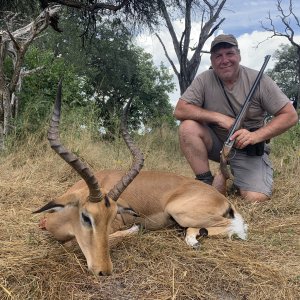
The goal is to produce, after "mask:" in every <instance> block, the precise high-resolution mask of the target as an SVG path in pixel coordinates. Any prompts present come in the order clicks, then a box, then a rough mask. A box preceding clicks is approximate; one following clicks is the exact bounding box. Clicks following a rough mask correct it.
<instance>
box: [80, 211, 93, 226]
mask: <svg viewBox="0 0 300 300" xmlns="http://www.w3.org/2000/svg"><path fill="white" fill-rule="evenodd" d="M81 218H82V220H83V223H84V224H85V225H88V226H92V221H91V219H90V218H89V217H88V216H87V215H86V214H84V213H81Z"/></svg>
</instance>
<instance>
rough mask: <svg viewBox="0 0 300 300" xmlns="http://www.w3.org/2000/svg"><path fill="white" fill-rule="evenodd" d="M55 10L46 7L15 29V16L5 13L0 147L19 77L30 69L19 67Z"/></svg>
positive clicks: (0, 48) (0, 49)
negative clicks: (25, 23) (24, 24)
mask: <svg viewBox="0 0 300 300" xmlns="http://www.w3.org/2000/svg"><path fill="white" fill-rule="evenodd" d="M59 9H60V8H59V7H58V6H55V7H52V8H50V9H47V10H45V11H43V12H42V13H41V14H40V15H39V16H38V17H37V18H36V19H35V20H34V21H32V22H31V23H29V24H28V25H26V26H23V27H19V28H18V29H16V26H17V25H18V23H17V22H16V20H15V18H16V15H15V14H8V17H7V22H6V29H5V30H0V149H3V148H4V139H5V136H6V135H7V134H8V133H9V132H10V130H11V125H12V119H13V118H14V117H15V116H16V115H17V113H18V106H19V103H18V98H17V97H16V92H18V91H19V90H20V89H21V84H22V79H23V77H24V76H26V75H28V74H30V73H31V72H32V71H33V70H31V71H30V70H26V69H24V68H22V66H23V62H24V58H25V54H26V52H27V50H28V48H29V46H30V45H31V43H32V42H33V41H34V39H35V38H36V37H37V36H38V35H39V34H40V33H41V32H43V31H44V30H45V29H46V28H47V26H48V25H49V20H50V18H51V17H53V16H56V15H57V13H58V11H59ZM7 65H9V67H6V66H7Z"/></svg>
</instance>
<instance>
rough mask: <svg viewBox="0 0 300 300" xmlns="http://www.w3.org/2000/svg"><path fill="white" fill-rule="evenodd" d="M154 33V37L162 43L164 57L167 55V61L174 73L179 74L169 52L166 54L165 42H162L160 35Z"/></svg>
mask: <svg viewBox="0 0 300 300" xmlns="http://www.w3.org/2000/svg"><path fill="white" fill-rule="evenodd" d="M155 35H156V37H157V38H158V40H159V42H160V44H161V45H162V47H163V49H164V52H165V55H166V57H167V59H168V61H169V63H170V64H171V66H172V68H173V71H174V73H175V74H176V75H177V76H179V72H178V71H177V69H176V66H175V64H174V62H173V61H172V59H171V57H170V56H169V54H168V52H167V49H166V47H165V44H164V43H163V41H162V39H161V37H160V36H159V35H158V34H157V33H156V34H155Z"/></svg>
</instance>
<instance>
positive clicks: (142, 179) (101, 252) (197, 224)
mask: <svg viewBox="0 0 300 300" xmlns="http://www.w3.org/2000/svg"><path fill="white" fill-rule="evenodd" d="M60 107H61V83H60V84H59V87H58V92H57V97H56V101H55V106H54V111H53V115H52V119H51V122H50V128H49V131H48V140H49V142H50V145H51V147H52V149H54V151H55V152H56V153H58V154H59V155H60V157H61V158H63V159H64V160H65V161H66V162H67V163H68V164H70V165H71V166H72V167H73V168H74V169H75V170H76V171H77V172H78V173H79V175H80V176H81V177H82V180H80V181H79V182H77V183H75V185H73V186H72V187H71V188H70V189H69V190H68V191H67V192H65V193H64V194H63V195H62V196H60V197H58V198H56V199H55V200H52V201H50V202H49V203H47V204H46V205H45V206H43V207H42V208H40V209H39V210H37V211H35V213H41V212H45V213H46V214H45V216H44V217H43V218H42V219H41V221H40V228H42V229H44V230H47V231H49V232H50V233H51V234H52V235H53V236H54V238H55V239H57V240H59V241H61V242H66V241H68V240H71V239H73V238H75V239H76V240H77V242H78V244H79V246H80V248H81V250H82V252H83V254H84V256H85V258H86V261H87V265H88V268H89V270H91V271H92V272H93V273H95V274H97V275H109V274H111V273H112V262H111V258H110V254H109V241H110V240H113V239H119V238H120V237H122V236H125V235H130V234H133V233H136V232H137V231H138V230H139V227H143V228H145V229H147V230H155V229H161V228H165V227H167V226H171V225H175V224H176V223H177V224H179V225H180V226H181V227H183V228H185V229H186V235H185V242H186V243H187V244H188V245H189V246H191V247H194V248H197V247H199V242H198V240H197V238H198V237H199V236H201V235H207V234H208V235H224V234H227V235H228V236H229V237H231V236H232V235H233V234H235V235H236V236H237V237H239V238H240V239H246V237H247V225H246V224H245V222H244V220H243V218H242V216H241V215H240V214H239V213H238V212H237V211H236V209H235V208H234V206H233V205H232V204H231V203H230V202H229V201H228V200H227V198H226V197H225V196H224V195H222V194H221V193H220V192H218V191H217V190H216V189H215V188H214V187H212V186H210V185H207V184H205V183H202V182H200V181H198V180H195V179H192V178H188V177H184V176H180V175H176V174H172V173H167V172H158V171H142V172H140V170H141V168H142V166H143V154H142V153H141V152H140V151H139V149H138V148H136V147H135V145H134V144H133V142H132V140H131V138H130V136H129V134H128V132H127V128H126V125H125V124H126V119H127V113H128V109H129V103H128V104H127V106H126V108H125V109H124V113H123V118H122V122H121V129H122V135H123V138H124V140H125V142H126V144H127V146H128V148H129V149H130V151H131V153H132V156H133V158H134V159H133V163H132V167H131V169H130V170H129V171H128V172H127V173H126V172H122V171H117V170H103V171H100V172H98V173H95V174H93V173H92V171H91V170H90V169H89V168H88V167H87V166H86V165H85V164H84V163H83V162H82V161H80V159H79V158H78V157H76V156H75V155H74V154H73V153H72V152H70V151H69V150H67V149H66V148H64V146H62V145H61V143H60V139H59V130H58V125H59V120H60Z"/></svg>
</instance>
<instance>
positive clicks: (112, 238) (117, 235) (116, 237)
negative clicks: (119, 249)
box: [108, 225, 140, 246]
mask: <svg viewBox="0 0 300 300" xmlns="http://www.w3.org/2000/svg"><path fill="white" fill-rule="evenodd" d="M139 230H140V227H139V226H137V225H133V226H132V227H130V228H129V229H126V230H120V231H116V232H114V233H112V234H110V235H109V236H108V242H109V245H110V246H115V245H117V244H118V243H119V242H121V241H122V239H123V238H125V237H126V236H129V235H133V234H137V233H138V232H139Z"/></svg>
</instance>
